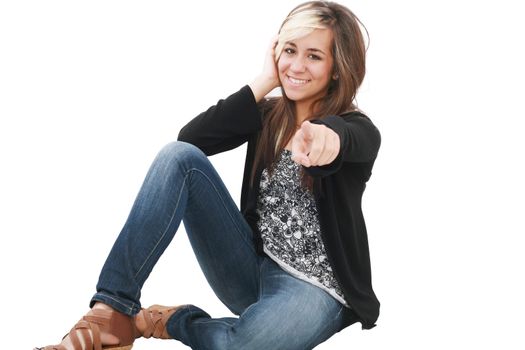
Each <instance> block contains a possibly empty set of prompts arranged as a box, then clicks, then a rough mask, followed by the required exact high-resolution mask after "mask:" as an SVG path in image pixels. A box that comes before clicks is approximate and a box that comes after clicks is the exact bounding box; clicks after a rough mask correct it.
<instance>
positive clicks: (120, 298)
mask: <svg viewBox="0 0 525 350" xmlns="http://www.w3.org/2000/svg"><path fill="white" fill-rule="evenodd" d="M183 218H184V222H185V225H186V228H187V231H188V234H189V237H190V242H191V243H192V246H193V247H194V250H195V252H196V254H197V258H198V261H199V263H200V265H201V267H202V269H203V271H204V273H205V274H206V277H207V279H208V281H210V284H211V286H212V288H213V289H214V291H215V292H216V293H217V295H218V296H219V298H220V299H221V300H223V301H224V302H225V303H226V305H228V306H229V307H230V309H232V310H237V311H239V310H242V307H243V306H244V307H245V306H247V305H250V304H251V303H253V302H254V301H255V300H256V298H257V294H258V264H257V260H258V258H257V255H256V253H255V249H254V246H253V243H252V231H251V229H250V227H249V226H248V224H247V223H246V221H245V220H244V217H243V216H242V215H241V213H240V212H239V210H238V208H237V206H236V205H235V203H234V201H233V200H232V198H231V196H230V194H229V193H228V191H227V189H226V187H225V186H224V184H223V183H222V180H221V179H220V177H219V175H218V174H217V172H216V171H215V169H214V168H213V166H212V164H211V163H210V162H209V160H208V159H207V157H206V156H205V155H204V153H202V152H201V151H200V150H199V149H198V148H197V147H195V146H193V145H190V144H187V143H184V142H174V143H172V144H169V145H168V146H166V147H165V148H164V149H163V150H162V151H161V152H160V153H159V155H158V156H157V158H156V159H155V161H154V162H153V165H152V166H151V168H150V170H149V172H148V174H147V176H146V179H145V180H144V184H143V186H142V188H141V190H140V192H139V194H138V196H137V199H136V201H135V203H134V205H133V207H132V209H131V212H130V215H129V217H128V220H127V222H126V224H125V225H124V227H123V229H122V232H121V233H120V235H119V237H118V238H117V240H116V242H115V245H114V246H113V248H112V250H111V252H110V254H109V256H108V258H107V261H106V263H105V265H104V267H103V269H102V272H101V274H100V278H99V282H98V284H97V293H96V294H95V296H94V297H93V299H92V302H91V303H92V304H93V303H94V302H96V301H100V302H103V303H105V304H108V305H110V306H111V307H113V308H115V309H116V310H118V311H120V312H123V313H126V314H128V315H134V314H136V313H138V312H139V310H140V301H139V299H140V291H141V288H142V286H143V284H144V282H145V281H146V279H147V277H148V276H149V274H150V272H151V270H152V269H153V266H154V265H155V263H156V262H157V260H158V259H159V258H160V256H161V255H162V253H163V252H164V250H165V249H166V247H167V246H168V244H169V243H170V242H171V240H172V238H173V237H174V235H175V232H176V231H177V228H178V227H179V224H180V221H181V220H182V219H183Z"/></svg>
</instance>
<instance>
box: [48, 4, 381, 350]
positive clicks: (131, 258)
mask: <svg viewBox="0 0 525 350" xmlns="http://www.w3.org/2000/svg"><path fill="white" fill-rule="evenodd" d="M360 28H361V26H360V22H359V20H358V19H357V17H356V16H354V14H353V13H352V12H351V11H350V10H348V9H347V8H346V7H344V6H341V5H339V4H336V3H331V2H324V1H323V2H320V1H313V2H308V3H305V4H302V5H300V6H298V7H297V8H295V9H294V10H293V11H292V12H291V13H290V14H289V16H288V17H287V18H286V19H285V21H284V22H283V24H282V26H281V28H280V31H279V35H278V36H277V37H276V38H275V40H274V41H273V42H272V43H271V45H270V47H269V49H268V52H267V57H266V60H265V64H264V68H263V70H262V73H261V74H260V75H259V76H258V77H257V78H256V79H255V80H254V81H253V82H252V83H251V84H249V85H246V86H244V87H242V88H241V89H240V90H239V91H238V92H236V93H234V94H232V95H231V96H229V97H228V98H226V99H224V100H220V101H219V102H218V103H217V104H216V105H215V106H212V107H211V108H209V109H208V110H207V111H205V112H203V113H201V114H200V115H198V116H197V117H196V118H194V119H193V120H191V121H190V122H189V123H188V124H187V125H186V126H184V128H183V129H182V130H181V131H180V134H179V138H178V141H177V142H174V143H172V144H169V145H167V146H166V147H165V148H163V149H162V150H161V151H160V153H159V155H158V156H157V158H156V159H155V160H154V162H153V165H152V166H151V168H150V170H149V172H148V174H147V176H146V179H145V181H144V184H143V186H142V188H141V190H140V192H139V194H138V197H137V199H136V201H135V203H134V205H133V207H132V209H131V213H130V215H129V218H128V220H127V222H126V223H125V225H124V227H123V229H122V232H121V233H120V235H119V237H118V238H117V240H116V242H115V245H114V247H113V249H112V250H111V252H110V254H109V256H108V258H107V261H106V263H105V265H104V267H103V269H102V272H101V274H100V279H99V282H98V284H97V293H96V294H95V295H94V296H93V298H92V300H91V305H90V306H91V307H92V309H91V310H90V311H89V312H88V313H87V315H85V316H84V317H83V318H82V319H81V320H80V321H79V322H78V323H77V324H76V325H75V326H74V327H73V328H72V330H71V331H70V333H69V334H68V336H66V337H65V338H64V339H63V341H62V343H61V344H60V345H56V346H48V347H45V348H43V349H48V350H49V349H57V350H64V349H75V350H78V349H114V350H115V349H130V348H131V346H132V344H133V340H134V339H135V338H137V337H140V336H144V337H151V336H153V337H157V338H173V339H178V340H180V341H181V342H183V343H184V344H186V345H188V346H189V347H191V348H192V349H230V350H231V349H286V350H292V349H301V350H302V349H311V348H313V347H315V346H316V345H318V344H319V343H321V342H323V341H325V340H326V339H328V338H329V337H331V336H332V335H333V334H334V333H336V332H338V331H340V330H342V329H343V328H345V327H347V326H348V325H350V324H352V323H354V322H361V323H362V327H363V328H366V329H368V328H372V327H373V326H374V325H375V321H376V319H377V317H378V314H379V302H378V300H377V298H376V296H375V294H374V292H373V290H372V284H371V273H370V258H369V251H368V243H367V233H366V228H365V222H364V219H363V214H362V212H361V197H362V194H363V191H364V189H365V183H366V182H367V181H368V179H369V178H370V175H371V171H372V166H373V164H374V161H375V158H376V156H377V152H378V149H379V144H380V134H379V132H378V130H377V129H376V127H375V126H374V125H373V124H372V122H371V121H370V119H369V118H368V117H367V116H365V115H364V114H363V113H362V112H360V111H359V110H358V109H357V108H356V106H355V104H354V103H353V101H354V97H355V95H356V92H357V90H358V88H359V86H360V84H361V82H362V81H363V78H364V75H365V44H364V39H363V34H362V32H361V30H360ZM278 86H280V87H281V90H282V97H278V98H270V99H266V98H265V95H267V94H268V93H269V92H270V91H271V90H273V89H274V88H276V87H278ZM246 142H247V143H248V145H247V154H246V163H245V169H244V179H243V184H242V195H241V210H240V211H239V209H238V208H237V206H236V204H235V202H234V201H233V199H232V198H231V196H230V194H229V193H228V191H227V189H226V188H225V186H224V184H223V182H222V181H221V179H220V177H219V175H218V174H217V172H216V171H215V170H214V168H213V166H212V164H211V163H210V162H209V160H208V158H207V156H209V155H212V154H216V153H219V152H224V151H227V150H230V149H233V148H235V147H238V146H240V145H242V144H244V143H246ZM181 221H183V222H184V226H185V229H186V232H187V233H188V236H189V239H190V242H191V245H192V247H193V250H194V252H195V254H196V256H197V259H198V261H199V264H200V266H201V268H202V270H203V272H204V274H205V276H206V278H207V280H208V282H209V283H210V285H211V287H212V288H213V290H214V292H215V293H216V294H217V296H218V297H219V299H220V300H221V301H222V302H223V303H224V304H225V305H226V306H227V307H228V308H229V309H230V310H231V311H232V312H233V313H234V314H235V315H238V317H227V318H220V319H213V318H211V317H210V316H209V315H208V314H207V313H206V312H204V311H203V310H201V309H199V308H197V307H196V306H193V305H183V306H177V307H164V306H159V305H154V306H152V307H150V308H148V309H142V308H141V305H140V300H139V299H140V293H141V288H142V286H143V284H144V282H145V281H146V279H147V277H148V275H149V274H150V272H151V270H152V269H153V267H154V266H155V263H156V262H157V260H158V259H159V257H160V256H161V254H162V253H163V251H164V250H165V248H166V247H167V246H168V244H169V243H170V241H171V240H172V238H173V236H174V235H175V232H176V231H177V229H178V227H179V224H180V222H181Z"/></svg>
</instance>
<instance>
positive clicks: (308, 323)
mask: <svg viewBox="0 0 525 350" xmlns="http://www.w3.org/2000/svg"><path fill="white" fill-rule="evenodd" d="M261 293H262V294H261V296H260V299H259V301H258V302H256V303H255V304H253V305H251V306H250V307H248V308H247V309H246V310H245V311H244V312H243V313H242V314H241V316H240V317H239V318H220V319H212V318H210V316H209V315H208V314H206V313H205V312H204V311H202V310H200V309H198V308H196V307H194V306H186V307H184V308H182V309H180V310H178V311H177V312H176V313H175V314H174V315H173V316H172V317H171V318H170V320H169V321H168V324H167V330H168V332H169V334H170V335H171V336H172V337H174V338H175V339H178V340H180V341H182V342H183V343H184V344H186V345H188V346H190V347H191V348H192V349H199V350H200V349H213V350H221V349H229V350H235V349H252V350H259V349H261V350H262V349H272V350H278V349H282V350H305V349H312V348H314V347H315V346H317V345H318V344H320V343H322V342H323V341H325V340H326V339H328V338H329V337H331V336H332V335H333V334H335V333H337V332H338V331H340V330H341V329H342V328H344V326H343V318H344V313H345V312H351V311H350V310H349V309H347V308H345V307H344V306H343V305H342V304H340V303H339V302H338V301H336V300H335V299H334V298H333V297H331V296H330V295H329V294H328V293H326V292H325V291H323V290H321V289H320V288H318V287H315V286H313V285H311V284H309V283H307V282H304V281H301V280H299V279H296V278H294V277H292V276H291V275H289V274H288V273H287V272H285V271H283V270H282V269H281V268H280V267H279V266H277V265H276V264H275V263H274V262H273V261H271V260H270V259H268V258H266V259H264V260H263V262H262V263H261Z"/></svg>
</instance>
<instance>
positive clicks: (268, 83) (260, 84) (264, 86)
mask: <svg viewBox="0 0 525 350" xmlns="http://www.w3.org/2000/svg"><path fill="white" fill-rule="evenodd" d="M277 39H278V36H277V35H276V36H275V37H274V38H273V39H272V40H271V42H270V45H269V46H268V49H267V50H266V57H265V60H264V66H263V69H262V72H261V73H260V74H259V75H258V76H257V77H256V78H255V80H254V81H253V82H252V83H251V84H249V86H250V88H251V89H252V92H253V95H254V96H255V101H256V102H259V101H260V100H261V99H262V98H263V97H264V96H266V94H268V93H269V92H270V91H272V90H273V89H275V88H276V87H278V86H280V85H281V83H280V81H279V74H278V73H277V65H276V57H275V46H276V45H277Z"/></svg>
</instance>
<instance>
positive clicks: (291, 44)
mask: <svg viewBox="0 0 525 350" xmlns="http://www.w3.org/2000/svg"><path fill="white" fill-rule="evenodd" d="M286 43H287V44H288V45H290V46H293V47H295V48H297V45H295V44H294V43H292V42H291V41H288V42H286ZM306 51H311V52H320V53H322V54H323V55H326V54H325V53H324V52H323V50H320V49H317V48H315V47H312V48H308V49H306Z"/></svg>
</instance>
